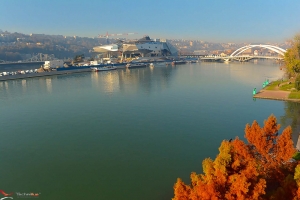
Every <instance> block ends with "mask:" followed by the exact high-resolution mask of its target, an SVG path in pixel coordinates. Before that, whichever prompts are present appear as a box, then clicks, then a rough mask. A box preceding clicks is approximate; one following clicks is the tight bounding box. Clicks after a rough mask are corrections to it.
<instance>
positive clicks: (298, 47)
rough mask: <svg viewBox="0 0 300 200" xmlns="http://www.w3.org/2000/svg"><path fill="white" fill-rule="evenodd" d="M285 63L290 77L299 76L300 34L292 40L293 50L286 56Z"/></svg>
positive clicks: (288, 51)
mask: <svg viewBox="0 0 300 200" xmlns="http://www.w3.org/2000/svg"><path fill="white" fill-rule="evenodd" d="M284 61H285V65H286V70H287V73H288V75H289V76H294V75H296V76H297V75H298V73H299V72H300V34H297V35H295V37H294V39H293V40H292V46H291V48H289V49H288V50H287V52H286V53H285V54H284Z"/></svg>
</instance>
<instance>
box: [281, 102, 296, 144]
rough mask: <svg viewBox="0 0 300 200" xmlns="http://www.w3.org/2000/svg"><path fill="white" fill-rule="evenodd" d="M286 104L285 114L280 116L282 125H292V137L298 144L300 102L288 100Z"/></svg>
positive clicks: (283, 126)
mask: <svg viewBox="0 0 300 200" xmlns="http://www.w3.org/2000/svg"><path fill="white" fill-rule="evenodd" d="M284 104H285V105H284V111H285V115H284V116H281V117H280V123H281V127H282V128H285V127H287V126H289V125H290V126H291V127H292V130H293V135H292V138H293V142H294V144H295V145H296V144H297V141H298V137H299V134H300V103H296V102H288V101H287V102H285V103H284Z"/></svg>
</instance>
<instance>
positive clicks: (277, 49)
mask: <svg viewBox="0 0 300 200" xmlns="http://www.w3.org/2000/svg"><path fill="white" fill-rule="evenodd" d="M254 47H261V48H265V49H270V50H272V51H274V52H276V53H278V54H280V55H282V56H283V55H284V53H285V52H286V50H284V49H282V48H280V47H276V46H272V45H263V44H255V45H247V46H244V47H241V48H239V49H237V50H235V51H234V52H233V53H232V54H230V57H234V56H238V55H239V54H241V53H243V52H244V51H246V50H248V49H252V48H254Z"/></svg>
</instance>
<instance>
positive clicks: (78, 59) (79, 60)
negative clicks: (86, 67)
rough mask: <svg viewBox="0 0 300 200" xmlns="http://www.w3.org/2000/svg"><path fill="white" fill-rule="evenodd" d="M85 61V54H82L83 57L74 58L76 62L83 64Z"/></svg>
mask: <svg viewBox="0 0 300 200" xmlns="http://www.w3.org/2000/svg"><path fill="white" fill-rule="evenodd" d="M83 59H84V54H81V55H76V56H75V57H74V62H82V61H83Z"/></svg>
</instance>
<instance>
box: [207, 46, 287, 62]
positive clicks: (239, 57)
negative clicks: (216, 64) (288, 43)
mask: <svg viewBox="0 0 300 200" xmlns="http://www.w3.org/2000/svg"><path fill="white" fill-rule="evenodd" d="M256 47H259V48H264V49H269V50H271V51H273V52H275V53H277V54H278V56H263V55H243V54H242V53H243V52H244V51H246V50H248V49H252V48H256ZM285 52H286V50H284V49H282V48H280V47H276V46H272V45H263V44H257V45H247V46H244V47H241V48H239V49H237V50H235V51H234V52H233V53H232V54H230V56H219V55H211V56H205V57H202V58H201V60H211V61H218V60H223V61H227V62H228V61H233V60H237V61H241V62H243V61H248V60H251V59H256V58H257V59H259V58H263V59H276V60H282V59H283V56H284V53H285Z"/></svg>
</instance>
